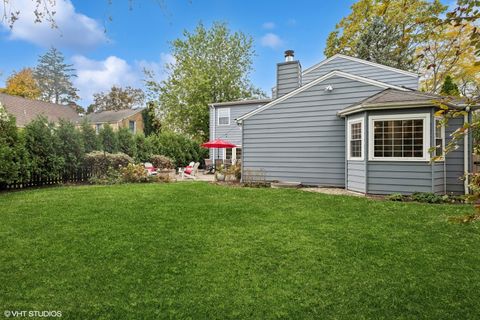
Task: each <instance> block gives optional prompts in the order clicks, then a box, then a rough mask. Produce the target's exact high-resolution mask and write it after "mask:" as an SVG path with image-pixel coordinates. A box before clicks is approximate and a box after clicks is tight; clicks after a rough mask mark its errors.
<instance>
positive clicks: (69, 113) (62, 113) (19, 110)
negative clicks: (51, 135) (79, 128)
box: [0, 93, 81, 128]
mask: <svg viewBox="0 0 480 320" xmlns="http://www.w3.org/2000/svg"><path fill="white" fill-rule="evenodd" d="M0 104H2V105H3V106H4V107H5V110H6V111H7V112H8V113H9V114H11V115H13V116H14V117H15V119H16V123H17V127H19V128H23V127H25V126H26V125H27V124H29V123H30V122H31V121H32V120H34V119H35V118H37V117H39V116H45V117H46V118H47V119H48V120H49V121H50V122H54V123H56V122H58V121H59V120H60V119H64V120H68V121H70V122H73V123H78V122H79V121H80V119H81V117H80V116H79V115H78V113H77V111H76V110H75V107H72V106H69V105H68V106H67V105H61V104H56V103H50V102H45V101H39V100H32V99H26V98H22V97H18V96H12V95H9V94H6V93H0Z"/></svg>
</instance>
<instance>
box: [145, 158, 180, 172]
mask: <svg viewBox="0 0 480 320" xmlns="http://www.w3.org/2000/svg"><path fill="white" fill-rule="evenodd" d="M149 160H150V162H151V163H152V164H153V166H154V167H156V168H157V169H175V161H174V160H173V159H172V158H169V157H166V156H161V155H153V156H151V157H150V159H149Z"/></svg>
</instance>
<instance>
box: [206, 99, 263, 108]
mask: <svg viewBox="0 0 480 320" xmlns="http://www.w3.org/2000/svg"><path fill="white" fill-rule="evenodd" d="M270 101H272V99H248V100H237V101H227V102H217V103H210V104H209V106H211V107H226V106H237V105H238V106H243V105H245V106H247V105H251V104H265V103H269V102H270Z"/></svg>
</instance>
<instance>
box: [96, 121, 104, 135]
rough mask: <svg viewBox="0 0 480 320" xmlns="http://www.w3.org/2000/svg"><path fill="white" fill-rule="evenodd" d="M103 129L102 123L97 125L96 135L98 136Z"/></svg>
mask: <svg viewBox="0 0 480 320" xmlns="http://www.w3.org/2000/svg"><path fill="white" fill-rule="evenodd" d="M102 127H103V124H101V123H97V124H95V133H96V134H98V133H99V132H100V130H101V129H102Z"/></svg>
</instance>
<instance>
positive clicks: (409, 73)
mask: <svg viewBox="0 0 480 320" xmlns="http://www.w3.org/2000/svg"><path fill="white" fill-rule="evenodd" d="M335 58H343V59H347V60H350V61H355V62H358V63H363V64H366V65H370V66H375V67H377V68H381V69H385V70H390V71H394V72H398V73H402V74H404V75H407V76H411V77H415V78H418V77H419V75H418V74H416V73H413V72H410V71H405V70H402V69H398V68H393V67H389V66H385V65H383V64H379V63H376V62H372V61H367V60H363V59H359V58H355V57H350V56H347V55H344V54H340V53H337V54H335V55H333V56H331V57H330V58H328V59H325V60H323V61H321V62H319V63H317V64H314V65H313V66H311V67H309V68H307V69H305V70H304V71H303V72H302V74H307V73H309V72H311V71H313V70H315V69H316V68H318V67H321V66H323V65H324V64H327V63H329V62H330V61H332V60H333V59H335Z"/></svg>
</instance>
